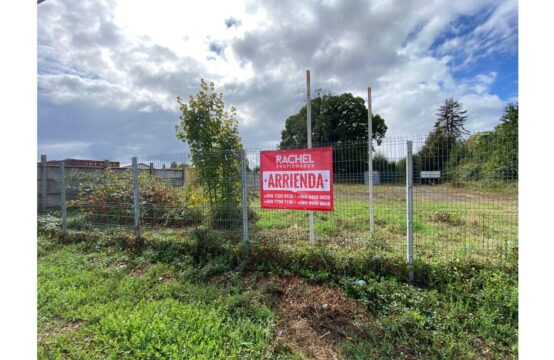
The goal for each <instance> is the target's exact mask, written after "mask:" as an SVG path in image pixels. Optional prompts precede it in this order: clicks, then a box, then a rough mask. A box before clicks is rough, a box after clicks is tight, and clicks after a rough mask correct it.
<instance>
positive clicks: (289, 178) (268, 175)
mask: <svg viewBox="0 0 554 360" xmlns="http://www.w3.org/2000/svg"><path fill="white" fill-rule="evenodd" d="M330 175H331V174H330V171H329V170H312V171H264V173H263V179H262V181H263V189H264V190H288V191H329V190H330V188H331V176H330Z"/></svg>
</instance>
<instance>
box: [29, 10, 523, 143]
mask: <svg viewBox="0 0 554 360" xmlns="http://www.w3.org/2000/svg"><path fill="white" fill-rule="evenodd" d="M487 11H488V12H490V16H485V17H484V20H483V22H482V23H480V24H478V25H477V26H476V28H475V30H474V31H472V32H469V33H464V34H458V33H457V32H456V29H455V28H454V24H455V21H456V19H458V18H459V17H460V16H462V15H466V16H475V15H476V14H477V15H478V14H485V15H486V14H488V13H487ZM37 16H38V67H39V75H38V91H39V98H40V99H41V102H40V104H42V103H45V104H52V105H53V106H56V109H57V110H56V111H63V110H62V108H63V107H64V106H74V107H78V106H84V105H83V104H86V111H88V112H89V115H90V116H93V115H94V114H96V112H98V114H102V116H106V114H109V113H110V111H114V113H113V114H114V115H113V116H114V118H118V119H123V118H126V117H125V116H123V113H122V112H127V113H128V114H135V113H136V114H145V115H146V114H147V115H148V116H149V117H148V119H149V120H148V121H147V122H141V123H140V126H139V125H137V124H128V123H125V122H124V120H121V121H120V122H119V123H118V127H114V126H113V124H112V125H109V124H110V123H109V122H103V121H100V120H99V121H98V123H97V126H111V127H110V128H109V129H98V134H104V133H108V131H110V132H115V133H118V134H119V136H118V138H119V139H120V141H121V144H118V146H117V149H119V150H117V151H123V150H121V149H127V150H131V149H134V148H136V146H137V145H136V144H137V143H138V142H137V139H142V140H140V143H142V144H145V142H144V141H146V140H145V138H146V137H145V136H141V135H140V134H139V133H131V132H130V130H129V129H134V130H133V131H143V132H145V133H148V134H160V136H161V134H162V132H159V131H158V129H159V128H160V127H162V126H168V127H169V130H167V131H164V132H163V134H165V135H164V136H168V134H169V136H170V137H172V135H171V132H172V131H173V130H172V123H171V122H172V121H173V124H174V123H176V121H177V118H178V114H177V113H176V110H177V106H176V101H175V97H176V96H177V95H180V96H182V97H183V98H185V99H186V98H187V97H188V96H189V95H192V94H194V93H195V92H196V91H197V89H198V83H199V80H200V78H205V79H207V80H212V81H215V83H216V88H217V90H219V91H223V93H224V99H225V101H226V103H227V104H228V105H235V106H236V107H237V109H238V115H239V122H240V131H241V136H242V138H243V141H244V142H245V143H246V144H247V146H260V145H263V144H274V143H275V142H277V141H279V139H280V132H281V130H282V128H283V126H284V121H285V119H286V118H287V117H288V116H290V115H292V114H294V113H295V112H297V111H298V109H299V108H300V107H301V106H302V105H303V104H304V102H305V70H306V69H308V68H309V69H311V70H312V88H313V89H314V90H315V89H317V88H323V89H329V90H332V91H334V92H336V93H341V92H345V91H347V92H352V93H353V94H355V95H359V96H362V97H364V98H365V96H366V95H365V94H366V89H367V86H368V85H371V86H372V87H373V96H374V98H373V99H374V111H375V112H377V113H379V114H381V115H382V116H383V117H384V118H385V120H386V122H387V124H388V126H389V134H390V135H408V134H414V133H423V132H426V131H428V130H429V129H430V128H431V126H432V125H433V122H434V117H435V116H434V113H435V112H436V109H437V108H438V106H440V104H441V103H442V101H443V100H444V99H445V98H447V97H451V96H453V97H456V98H459V99H460V100H461V101H462V102H463V103H464V105H465V106H466V108H467V109H468V113H469V114H470V120H469V121H470V123H469V124H468V127H474V128H476V129H477V127H488V128H490V127H492V125H493V124H494V123H495V122H496V121H497V119H498V114H499V113H500V111H501V109H502V108H503V106H504V103H503V101H502V100H501V99H500V98H499V96H498V95H495V94H494V93H491V86H492V85H494V82H495V81H496V79H497V76H498V72H496V71H493V72H491V71H488V72H483V73H479V74H477V75H475V76H474V77H473V78H466V79H461V80H460V79H456V78H455V76H454V75H453V71H454V69H455V68H454V66H460V65H459V64H460V63H468V62H475V61H477V59H478V58H479V57H480V56H485V55H487V54H489V55H490V54H495V53H499V52H500V53H502V52H506V51H513V48H514V47H515V48H516V49H517V1H513V0H510V1H506V2H505V1H500V0H498V1H493V0H487V1H478V0H471V1H463V2H429V1H423V0H420V1H413V2H407V1H400V0H399V1H373V2H371V3H370V2H366V1H361V0H353V1H321V2H298V1H246V2H242V1H239V0H232V1H225V2H220V1H215V0H213V1H203V2H198V3H195V6H190V4H187V3H186V2H182V1H164V2H137V1H131V0H119V1H111V0H109V1H96V2H87V1H81V2H71V1H68V0H66V1H62V0H60V1H48V2H44V3H43V4H41V5H40V6H39V7H38V14H37ZM229 19H233V21H231V22H230V20H229ZM230 23H231V26H228V24H230ZM447 30H449V31H452V32H453V33H454V34H457V35H456V36H453V37H451V38H450V39H446V41H444V42H443V43H442V44H440V45H439V46H438V48H436V49H435V50H434V51H431V46H432V45H433V44H434V43H435V42H436V40H437V39H438V38H439V37H440V36H441V34H444V32H445V31H447ZM454 63H457V64H458V65H453V64H454ZM516 71H517V70H516ZM83 109H85V108H83ZM71 111H72V113H75V112H78V110H76V109H73V108H72V110H71ZM98 116H100V115H98ZM139 118H140V117H139ZM133 119H134V118H133V117H130V118H129V119H127V120H125V121H130V122H132V121H138V120H133ZM171 119H173V120H171ZM91 121H94V120H92V119H91ZM49 123H50V124H51V125H52V126H55V124H56V122H55V121H54V120H51V119H50V118H49V115H48V111H40V108H39V124H40V125H41V126H40V127H39V143H44V142H47V141H51V140H52V139H51V138H48V136H51V135H46V134H51V132H45V131H44V130H42V132H41V129H47V128H48V124H49ZM79 126H84V124H83V125H79ZM79 129H80V128H79V127H75V128H72V129H60V130H63V131H65V135H64V136H65V141H63V142H60V141H58V142H59V143H68V144H71V143H72V142H75V141H79V136H82V131H79ZM98 136H100V135H98ZM86 139H87V140H86V141H85V142H86V143H89V142H91V141H92V142H95V143H99V142H100V141H102V139H101V138H100V137H98V138H97V139H96V140H94V139H93V138H92V137H90V136H88V135H87V137H86ZM58 140H60V139H58ZM106 146H108V147H111V148H112V149H115V146H114V145H113V144H107V145H106ZM144 146H145V147H147V148H148V149H152V151H156V149H159V152H162V151H169V150H171V149H174V148H177V147H178V146H179V143H178V142H177V141H176V140H175V139H174V137H172V139H171V140H169V139H157V141H156V146H157V147H156V146H152V147H151V146H147V145H144ZM76 149H77V148H76ZM76 151H77V150H76ZM113 151H114V152H115V151H116V150H113Z"/></svg>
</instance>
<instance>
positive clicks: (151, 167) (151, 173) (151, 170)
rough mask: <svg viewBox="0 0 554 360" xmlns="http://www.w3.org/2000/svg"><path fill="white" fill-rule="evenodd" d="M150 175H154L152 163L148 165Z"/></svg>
mask: <svg viewBox="0 0 554 360" xmlns="http://www.w3.org/2000/svg"><path fill="white" fill-rule="evenodd" d="M150 175H154V163H153V162H151V163H150Z"/></svg>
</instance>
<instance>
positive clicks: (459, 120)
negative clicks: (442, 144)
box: [435, 98, 469, 139]
mask: <svg viewBox="0 0 554 360" xmlns="http://www.w3.org/2000/svg"><path fill="white" fill-rule="evenodd" d="M436 115H437V121H436V122H435V129H440V130H441V131H442V133H444V134H446V135H453V136H454V137H455V138H456V139H459V138H461V136H462V135H465V134H469V131H467V130H466V129H465V128H464V123H465V122H466V120H467V110H465V109H464V108H463V106H462V104H461V103H460V102H459V101H458V100H454V99H453V98H449V99H446V100H445V101H444V104H443V105H442V106H441V107H440V108H439V111H438V112H437V114H436Z"/></svg>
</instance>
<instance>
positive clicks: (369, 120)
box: [367, 86, 375, 238]
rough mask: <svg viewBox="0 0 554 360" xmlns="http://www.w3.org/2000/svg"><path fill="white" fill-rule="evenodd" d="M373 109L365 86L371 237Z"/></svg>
mask: <svg viewBox="0 0 554 360" xmlns="http://www.w3.org/2000/svg"><path fill="white" fill-rule="evenodd" d="M372 139H373V111H372V108H371V87H370V86H369V87H368V88H367V163H368V167H367V168H368V169H367V183H368V185H369V236H370V237H371V238H373V234H374V232H375V225H374V220H373V149H372V148H373V141H372Z"/></svg>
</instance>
